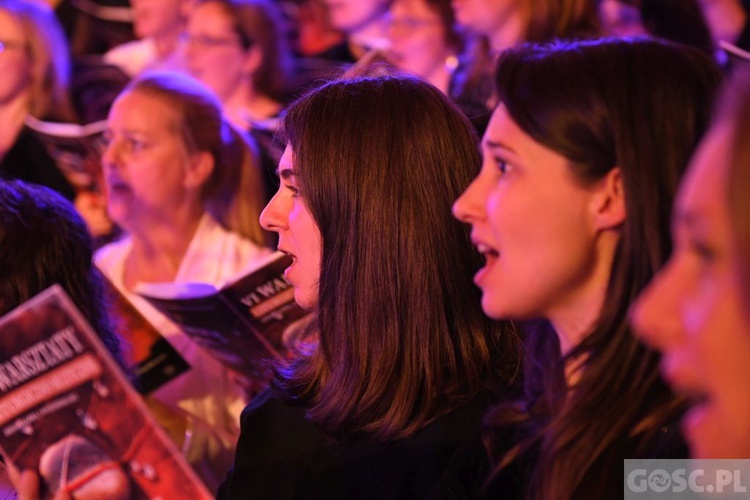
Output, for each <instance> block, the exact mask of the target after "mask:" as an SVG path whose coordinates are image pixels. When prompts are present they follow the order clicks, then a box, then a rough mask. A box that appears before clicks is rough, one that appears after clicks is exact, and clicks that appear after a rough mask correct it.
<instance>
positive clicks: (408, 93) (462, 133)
mask: <svg viewBox="0 0 750 500" xmlns="http://www.w3.org/2000/svg"><path fill="white" fill-rule="evenodd" d="M284 138H285V139H286V141H287V143H288V144H289V145H290V146H291V149H292V151H293V152H294V157H293V161H294V165H295V171H296V175H297V182H298V183H299V186H300V192H301V193H302V196H303V201H304V203H305V204H306V206H307V207H308V208H309V210H310V213H311V214H312V216H313V218H314V220H315V221H316V223H317V225H318V227H319V229H320V233H321V238H322V249H323V250H322V259H321V271H320V281H319V301H318V310H317V312H316V319H315V322H314V324H313V328H314V329H315V331H316V332H317V334H318V339H319V340H318V345H317V348H316V349H314V350H313V352H312V353H311V354H309V355H307V356H302V357H300V358H299V359H297V360H296V361H295V362H294V363H293V364H291V365H290V366H288V367H286V369H285V370H281V371H280V372H279V378H278V380H277V381H276V388H277V390H279V391H280V392H281V393H282V394H284V395H286V396H287V397H294V398H299V399H301V400H303V401H304V402H305V404H306V406H307V408H308V410H307V415H308V417H309V418H310V419H311V420H312V421H313V422H315V423H316V424H317V425H318V426H319V427H320V428H321V429H322V430H323V431H324V432H326V433H328V434H329V435H331V436H336V437H343V436H347V435H350V434H353V433H357V432H368V433H373V434H374V435H375V436H376V437H377V438H379V439H381V440H393V439H399V438H406V437H409V436H411V435H413V434H414V433H415V432H417V431H418V430H419V429H420V428H422V427H424V426H425V425H427V424H428V423H429V422H431V421H432V420H434V419H435V418H436V417H438V416H440V415H442V414H444V413H447V412H449V411H451V410H453V409H455V408H457V407H458V406H460V405H462V404H464V403H466V402H467V401H468V400H470V399H471V398H472V397H474V396H475V395H476V394H478V393H479V392H481V391H485V390H491V389H501V388H505V387H507V384H508V383H509V381H510V379H511V378H512V377H513V374H514V373H515V371H516V367H517V365H518V361H517V360H518V350H517V341H516V335H515V331H514V329H513V327H512V326H511V325H510V324H507V323H495V322H492V321H491V320H489V319H488V318H486V317H485V316H484V314H483V313H482V310H481V307H480V294H479V290H478V289H477V288H476V287H475V286H474V285H473V283H472V279H471V277H472V276H473V274H474V273H475V272H476V270H477V269H478V268H479V266H480V265H481V259H480V257H479V255H478V254H477V253H476V251H475V250H474V249H473V248H472V245H471V241H470V239H469V234H468V229H467V228H466V227H465V226H464V225H462V224H461V223H459V222H458V221H456V220H455V219H453V217H452V216H451V204H452V202H453V200H454V199H455V198H457V197H458V196H459V194H460V193H461V192H462V191H463V190H464V189H465V188H466V186H468V185H469V183H470V182H471V179H472V178H473V177H474V176H475V175H476V173H477V172H478V169H479V163H480V162H479V155H478V149H477V138H476V135H475V133H474V132H473V129H472V127H471V124H470V123H469V122H468V120H467V119H466V118H465V117H464V116H463V115H462V114H461V112H460V111H458V109H457V108H456V107H455V106H454V105H453V104H452V103H451V102H450V100H449V99H448V98H447V97H446V96H444V95H443V94H442V93H441V92H440V91H439V90H437V89H436V88H435V87H433V86H432V85H429V84H427V83H424V82H422V81H420V80H418V79H415V78H411V77H395V76H384V77H380V78H359V79H353V80H345V81H336V82H332V83H329V84H327V85H324V86H322V87H320V88H319V89H317V90H314V91H312V92H311V93H309V94H308V95H307V96H305V97H303V98H302V99H301V100H299V101H297V102H296V103H295V104H293V105H292V106H291V107H290V108H289V110H288V112H287V114H286V117H285V119H284Z"/></svg>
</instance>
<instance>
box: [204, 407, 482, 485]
mask: <svg viewBox="0 0 750 500" xmlns="http://www.w3.org/2000/svg"><path fill="white" fill-rule="evenodd" d="M490 403H491V399H490V397H488V396H477V397H476V398H474V399H473V400H472V401H471V402H469V403H468V404H467V405H465V406H464V407H462V408H460V409H458V410H455V411H453V412H451V413H449V414H447V415H444V416H442V417H440V418H438V419H437V420H435V421H434V422H433V423H431V424H430V425H428V426H427V427H425V428H424V429H422V430H421V431H419V432H418V433H417V434H415V435H414V436H413V437H411V438H409V439H404V440H401V441H396V442H390V443H379V442H377V441H376V440H375V439H374V438H373V437H372V436H371V435H361V436H358V437H352V438H350V439H348V440H346V441H343V442H335V441H333V440H331V439H330V438H328V437H327V436H325V435H324V434H322V433H321V432H320V431H319V430H318V429H317V428H316V427H315V426H314V425H313V424H312V423H310V422H309V421H308V420H307V419H306V418H305V408H303V407H301V406H294V405H291V404H289V403H285V402H282V401H281V400H279V399H277V398H275V397H273V396H269V393H266V394H265V395H262V396H260V397H259V398H256V400H255V401H254V402H253V403H252V404H251V405H250V406H248V407H247V408H246V409H245V411H244V412H243V414H242V430H241V433H240V439H239V442H238V445H237V453H236V456H235V462H234V468H233V470H231V471H230V472H229V475H228V476H227V479H226V480H225V481H224V483H223V484H222V486H221V488H220V489H219V494H218V498H254V499H264V498H269V499H292V498H305V499H317V498H321V499H399V498H402V499H419V498H431V497H432V494H433V493H434V488H435V485H436V484H437V482H438V480H439V478H440V476H441V475H442V473H443V470H444V468H445V466H446V465H447V464H448V462H449V461H450V460H451V457H452V455H453V453H454V452H455V451H456V450H457V449H458V448H460V447H462V446H463V445H465V444H466V443H467V442H469V441H470V440H471V438H472V436H474V435H476V433H477V432H478V429H479V423H480V420H481V417H482V415H483V413H484V411H485V410H486V409H487V407H488V405H489V404H490Z"/></svg>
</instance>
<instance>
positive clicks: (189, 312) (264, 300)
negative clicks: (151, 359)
mask: <svg viewBox="0 0 750 500" xmlns="http://www.w3.org/2000/svg"><path fill="white" fill-rule="evenodd" d="M290 264H291V257H289V256H288V255H285V254H283V253H281V252H274V253H273V254H271V255H269V256H268V257H267V258H265V259H263V260H261V261H260V262H259V263H258V265H257V266H255V267H254V268H253V269H252V270H251V271H249V272H248V273H246V274H245V275H243V276H242V277H240V278H239V279H236V280H235V281H233V282H231V283H229V284H228V285H226V286H224V287H222V288H221V289H217V288H216V287H214V286H212V285H209V284H206V283H147V284H146V283H141V284H139V285H137V286H136V287H135V292H136V293H138V294H139V295H141V296H142V297H143V298H145V299H146V300H148V301H149V302H150V303H151V304H152V305H153V306H154V307H156V308H157V309H158V310H160V311H161V312H162V313H164V314H165V315H166V316H167V317H169V318H170V319H172V321H174V322H175V323H177V324H178V325H179V326H180V327H181V328H182V329H183V331H184V332H185V333H186V334H187V335H189V336H190V337H191V338H192V339H193V340H195V342H197V343H198V344H199V345H201V346H203V347H204V348H206V350H207V351H208V352H210V353H211V354H213V355H214V356H215V357H216V358H217V359H219V361H221V362H223V363H224V364H225V365H226V366H228V367H229V368H232V369H233V370H235V371H237V372H238V373H240V374H242V375H244V376H247V377H249V378H251V379H255V380H258V379H260V380H263V379H265V378H266V375H267V369H268V361H269V360H274V359H279V358H281V357H282V356H284V355H285V352H286V349H285V347H284V332H285V331H287V329H288V328H289V327H290V326H291V325H292V324H293V323H295V322H296V321H298V320H300V319H301V318H303V317H304V316H305V314H306V313H305V311H304V310H302V309H301V308H300V307H299V306H298V305H297V303H296V302H295V301H294V288H292V285H291V284H290V283H289V282H288V281H287V280H286V278H284V270H285V269H286V268H287V267H289V265H290Z"/></svg>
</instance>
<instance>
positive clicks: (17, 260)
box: [0, 180, 124, 368]
mask: <svg viewBox="0 0 750 500" xmlns="http://www.w3.org/2000/svg"><path fill="white" fill-rule="evenodd" d="M93 251H94V245H93V242H92V240H91V236H90V234H89V231H88V228H87V227H86V223H85V222H84V221H83V219H82V218H81V216H80V215H78V212H76V210H75V208H73V205H71V203H70V202H69V201H67V200H66V199H64V198H63V197H62V196H60V195H59V194H57V193H56V192H54V191H52V190H51V189H48V188H46V187H43V186H35V185H33V184H26V183H24V182H21V181H4V180H0V269H2V270H3V272H2V274H3V276H2V279H0V315H3V314H5V313H7V312H9V311H11V310H12V309H14V308H15V307H17V306H19V305H21V304H22V303H24V302H26V301H27V300H29V299H30V298H32V297H33V296H35V295H37V294H38V293H40V292H42V291H43V290H45V289H46V288H49V287H50V286H52V285H54V284H55V283H57V284H59V285H60V286H61V287H62V288H63V290H65V292H66V293H67V294H68V295H69V296H70V298H71V299H72V300H73V303H75V305H76V307H78V309H79V310H80V311H81V312H82V313H83V315H84V317H85V318H86V319H87V320H88V322H89V323H90V324H91V326H92V327H93V329H94V331H95V332H96V333H97V334H98V335H99V338H100V339H101V340H102V342H103V343H104V345H105V346H106V347H107V349H108V350H109V351H110V353H111V354H112V356H113V357H114V358H115V359H116V360H117V361H118V363H119V364H120V366H121V367H123V368H124V364H123V360H122V356H121V352H120V342H119V339H118V338H117V336H116V334H115V333H114V329H113V325H112V323H111V321H110V317H109V315H108V304H107V302H106V301H105V299H104V298H103V297H105V294H104V290H105V288H104V286H103V282H102V280H103V278H102V276H101V274H100V273H99V270H98V269H97V268H96V266H94V265H93V264H92V256H93Z"/></svg>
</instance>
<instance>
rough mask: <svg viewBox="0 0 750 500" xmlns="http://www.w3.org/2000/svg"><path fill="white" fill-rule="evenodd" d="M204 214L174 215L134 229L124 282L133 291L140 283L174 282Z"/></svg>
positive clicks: (131, 234) (132, 230)
mask: <svg viewBox="0 0 750 500" xmlns="http://www.w3.org/2000/svg"><path fill="white" fill-rule="evenodd" d="M201 218H202V213H196V214H190V215H188V216H184V217H174V218H171V219H170V220H164V221H163V223H152V224H148V225H143V226H141V227H138V228H133V229H131V230H130V236H131V240H132V247H131V251H130V254H129V255H128V257H127V259H126V261H125V270H124V276H123V281H124V284H125V287H126V288H127V289H129V290H132V289H133V287H135V285H136V284H138V283H139V282H171V281H174V280H175V278H176V277H177V273H178V271H179V269H180V265H181V264H182V260H183V258H184V257H185V254H186V253H187V250H188V248H189V247H190V243H191V242H192V241H193V238H194V237H195V233H196V231H197V230H198V226H199V225H200V222H201Z"/></svg>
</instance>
